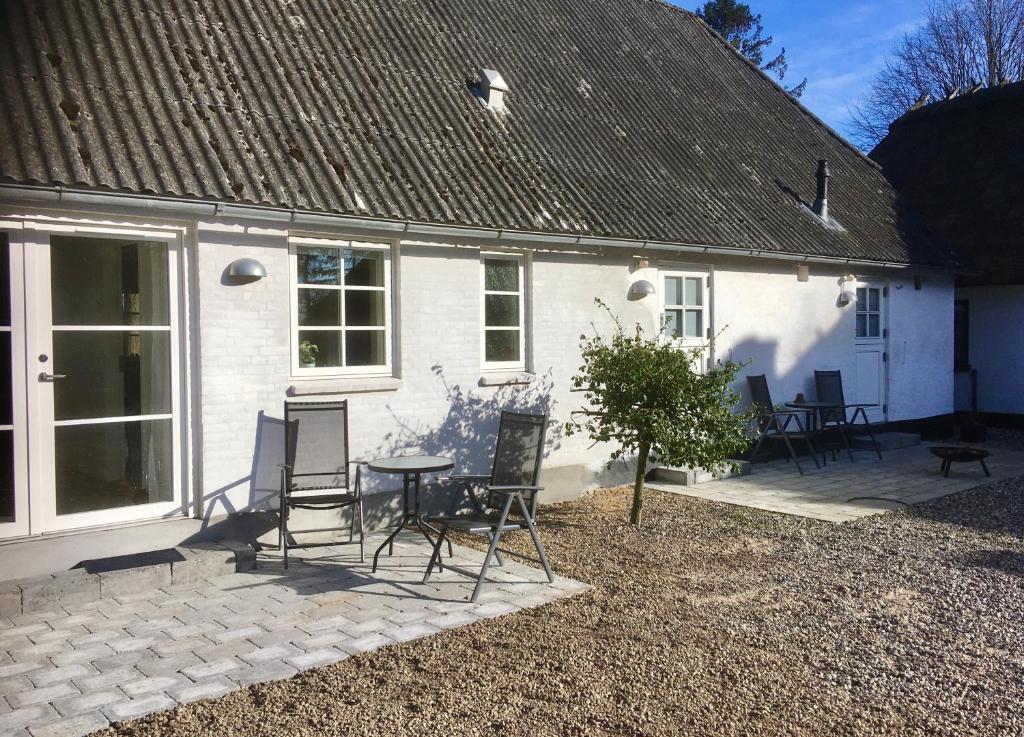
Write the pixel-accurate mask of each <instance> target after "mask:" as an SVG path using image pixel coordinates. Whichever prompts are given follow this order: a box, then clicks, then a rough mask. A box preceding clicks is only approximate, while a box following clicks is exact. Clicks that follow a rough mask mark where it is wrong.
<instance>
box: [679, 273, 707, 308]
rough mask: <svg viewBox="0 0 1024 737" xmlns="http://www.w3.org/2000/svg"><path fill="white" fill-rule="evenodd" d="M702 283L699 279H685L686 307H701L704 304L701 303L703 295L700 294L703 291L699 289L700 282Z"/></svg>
mask: <svg viewBox="0 0 1024 737" xmlns="http://www.w3.org/2000/svg"><path fill="white" fill-rule="evenodd" d="M703 281H704V280H703V279H700V278H696V279H694V278H690V277H687V279H686V282H685V283H686V302H685V303H684V304H686V305H687V306H691V305H702V304H704V302H703V298H704V295H703V294H702V292H703V291H704V290H703V289H701V282H703Z"/></svg>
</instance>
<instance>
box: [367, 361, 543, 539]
mask: <svg viewBox="0 0 1024 737" xmlns="http://www.w3.org/2000/svg"><path fill="white" fill-rule="evenodd" d="M431 371H432V372H433V373H434V376H435V377H437V380H438V381H439V382H440V384H441V386H442V387H443V389H444V395H445V401H446V404H447V407H448V409H447V411H446V412H445V415H444V417H443V418H442V419H441V421H440V422H439V423H437V424H436V425H434V424H423V423H417V422H415V421H412V420H409V419H407V418H405V417H403V416H402V415H401V414H399V413H397V412H395V411H394V410H393V409H392V408H391V407H389V408H388V409H389V410H390V411H391V414H392V417H393V418H394V421H395V424H396V425H397V426H398V430H396V431H393V432H389V433H387V434H386V435H385V436H384V439H383V441H382V442H381V443H380V445H378V446H377V448H376V449H375V450H373V451H372V452H368V453H367V455H368V457H370V456H372V457H381V456H392V455H409V454H415V453H422V454H424V455H438V456H448V457H449V458H452V459H453V460H454V461H455V467H454V468H453V469H452V470H451V471H450V473H453V474H488V473H490V471H491V464H492V462H493V460H494V448H495V445H496V443H497V439H498V424H499V422H500V420H501V413H502V411H503V410H508V411H510V412H523V413H527V414H544V413H547V414H548V417H549V422H548V429H547V434H546V439H545V444H544V457H545V458H547V457H549V456H550V455H551V453H552V452H553V451H556V450H558V448H559V447H560V446H561V438H562V427H561V424H560V423H558V422H557V421H555V420H553V419H551V414H552V411H553V409H554V406H555V401H554V399H553V398H552V396H551V395H552V389H553V387H554V381H553V379H552V378H551V373H550V371H549V372H548V373H546V374H544V375H543V376H538V377H535V379H534V381H533V382H531V383H530V384H525V385H524V384H505V385H501V386H498V387H475V386H474V387H471V388H466V387H463V386H462V385H460V384H450V383H449V382H448V380H447V379H446V378H445V375H444V368H443V367H442V366H441V365H439V364H438V365H434V366H432V367H431ZM393 478H394V481H393V483H397V482H399V481H400V479H399V478H398V477H397V476H396V477H393ZM543 478H544V474H543V469H542V471H541V483H542V484H543ZM452 492H453V490H452V489H451V488H450V487H449V488H446V487H442V486H441V485H440V484H437V483H433V484H429V485H428V488H427V491H426V493H425V494H424V495H423V497H422V501H423V508H424V511H426V512H428V513H434V512H442V511H445V512H450V511H453V510H454V509H456V508H457V507H458V506H459V502H465V501H466V500H465V499H462V498H461V492H459V493H458V494H455V495H453V493H452ZM374 496H377V495H374ZM392 498H393V500H394V501H393V504H391V505H390V509H380V510H379V512H380V513H383V514H384V515H385V518H387V517H394V516H396V515H397V513H398V510H399V509H400V506H401V499H400V497H399V496H398V495H394V496H392ZM373 506H376V505H373ZM373 511H374V512H377V511H378V510H377V509H374V510H373ZM374 521H376V520H374ZM380 522H384V519H381V520H380ZM367 527H368V528H370V527H371V525H370V523H368V524H367Z"/></svg>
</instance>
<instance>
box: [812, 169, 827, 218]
mask: <svg viewBox="0 0 1024 737" xmlns="http://www.w3.org/2000/svg"><path fill="white" fill-rule="evenodd" d="M831 176H832V172H831V171H830V170H829V168H828V161H826V160H825V159H821V160H820V161H818V196H817V197H816V198H815V200H814V206H813V207H812V208H811V210H813V211H814V214H815V215H817V216H818V217H820V218H821V219H822V220H824V221H826V222H828V180H829V177H831Z"/></svg>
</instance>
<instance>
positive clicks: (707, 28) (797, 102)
mask: <svg viewBox="0 0 1024 737" xmlns="http://www.w3.org/2000/svg"><path fill="white" fill-rule="evenodd" d="M648 2H654V3H655V4H657V5H662V6H664V7H666V8H668V9H669V10H672V11H675V12H677V13H681V14H683V15H687V16H690V18H692V19H693V20H695V21H697V23H699V24H700V25H701V27H703V29H704V30H705V31H707V32H708V33H709V34H710V35H711V36H712V38H714V39H715V40H717V41H718V42H719V43H720V44H721V45H722V46H724V47H725V48H727V49H728V50H729V51H731V52H732V53H733V54H735V55H736V56H737V57H738V58H739V59H740V60H741V61H743V62H744V63H745V64H746V65H747V66H748V67H749V68H751V69H753V70H754V71H756V72H757V73H758V74H759V75H760V76H761V77H762V79H764V80H765V81H766V82H768V83H770V84H771V85H773V86H774V87H775V88H776V89H778V90H779V91H780V92H782V93H783V94H784V95H786V97H788V98H789V101H790V102H791V103H792V104H794V105H796V106H797V108H798V109H799V110H800V112H802V113H803V114H804V115H806V116H807V117H808V118H810V119H811V121H812V122H813V123H815V124H816V125H817V126H818V127H820V128H822V129H824V131H825V132H826V133H827V134H829V135H830V136H832V137H833V138H835V139H836V140H837V141H839V142H840V143H842V144H843V145H844V146H846V147H847V148H848V149H850V150H851V151H853V153H855V154H856V155H857V156H859V157H860V158H861V159H862V160H863V161H865V162H867V163H868V164H870V165H871V167H872V168H873V169H876V170H877V171H881V170H882V167H881V166H879V165H878V162H876V161H874V160H872V159H871V157H870V156H868V154H867V153H866V152H864V151H861V150H860V149H859V148H857V147H856V146H854V145H853V144H852V143H850V142H849V141H848V140H846V139H845V138H844V137H843V136H842V135H841V134H840V133H839V132H838V131H836V130H835V128H833V127H832V126H830V125H829V124H828V123H826V122H825V121H824V120H822V119H821V118H819V117H818V116H817V115H815V114H814V113H813V112H812V111H811V110H810V109H809V108H807V106H805V105H804V104H803V103H802V102H800V100H798V99H797V98H795V97H793V96H792V95H791V94H789V92H788V91H787V90H786V88H785V87H783V86H782V85H781V84H779V83H778V82H776V81H775V80H774V79H772V78H771V77H770V76H769V75H768V73H767V72H765V71H764V70H763V69H762V68H761V67H759V66H758V65H757V64H755V63H754V62H752V61H751V60H750V59H748V58H747V57H746V56H744V55H743V54H742V53H741V52H740V51H739V49H737V48H736V47H735V46H733V45H732V44H731V43H729V41H728V40H727V39H726V38H725V37H724V36H723V35H722V34H720V33H719V32H718V31H716V30H715V29H714V28H712V27H711V26H709V25H708V24H707V23H706V22H705V21H704V19H703V18H701V17H700V16H699V15H697V14H696V13H694V12H693V11H692V10H687V9H686V8H683V7H680V6H678V5H673V4H672V3H670V2H668V0H648Z"/></svg>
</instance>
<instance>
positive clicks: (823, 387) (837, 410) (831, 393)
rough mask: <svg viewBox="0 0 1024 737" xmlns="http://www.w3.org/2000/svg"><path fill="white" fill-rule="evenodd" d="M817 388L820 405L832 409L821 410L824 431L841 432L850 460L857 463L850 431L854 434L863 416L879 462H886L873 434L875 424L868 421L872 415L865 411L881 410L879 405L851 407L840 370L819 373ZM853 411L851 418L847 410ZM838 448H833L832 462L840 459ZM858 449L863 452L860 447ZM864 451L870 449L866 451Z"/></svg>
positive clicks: (840, 435) (856, 405) (815, 381)
mask: <svg viewBox="0 0 1024 737" xmlns="http://www.w3.org/2000/svg"><path fill="white" fill-rule="evenodd" d="M814 388H815V391H816V392H817V393H818V402H823V403H825V404H827V405H829V406H828V408H827V409H823V410H822V411H821V429H822V430H823V431H824V430H835V431H836V432H838V433H839V437H840V440H841V441H842V444H843V446H844V447H845V448H846V452H847V454H848V455H849V456H850V461H851V462H852V461H853V451H854V450H855V449H854V448H853V447H852V445H851V443H850V438H849V435H847V431H849V432H850V433H852V432H854V430H855V428H854V425H855V424H856V422H857V418H858V417H860V418H861V419H862V420H863V421H864V423H863V424H864V428H865V429H866V430H867V432H868V437H870V438H871V445H872V447H874V449H875V453H877V454H878V459H879V460H881V459H882V449H881V447H880V446H879V445H878V441H877V440H876V439H875V434H874V433H873V432H872V431H871V423H870V422H869V421H868V414H867V412H865V411H864V410H865V408H867V407H877V406H878V405H877V404H870V403H866V404H865V403H860V404H858V403H854V404H847V402H846V395H845V394H844V393H843V376H842V373H841V372H839V371H815V372H814ZM851 409H852V410H853V415H852V416H850V415H849V414H848V413H847V410H851ZM836 449H837V448H836V446H833V447H832V459H833V460H835V457H836ZM856 450H860V448H857V449H856ZM864 450H867V449H866V448H865V449H864Z"/></svg>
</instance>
